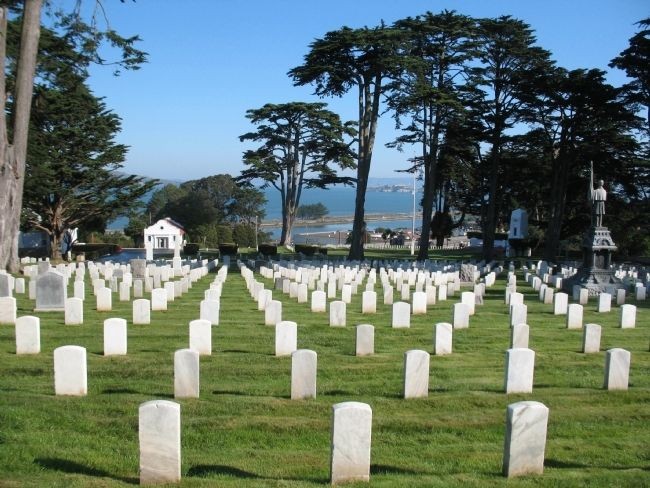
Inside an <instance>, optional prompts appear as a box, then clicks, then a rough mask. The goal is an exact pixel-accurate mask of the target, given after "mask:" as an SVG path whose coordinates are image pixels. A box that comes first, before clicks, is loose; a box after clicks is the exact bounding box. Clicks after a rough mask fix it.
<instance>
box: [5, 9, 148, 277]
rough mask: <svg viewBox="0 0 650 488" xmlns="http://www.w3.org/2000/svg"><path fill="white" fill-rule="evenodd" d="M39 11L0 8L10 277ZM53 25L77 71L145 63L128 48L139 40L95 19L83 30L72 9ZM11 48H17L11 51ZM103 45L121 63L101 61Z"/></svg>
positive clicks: (14, 262)
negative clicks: (14, 23)
mask: <svg viewBox="0 0 650 488" xmlns="http://www.w3.org/2000/svg"><path fill="white" fill-rule="evenodd" d="M42 6H43V1H42V0H24V1H22V2H21V1H11V2H2V3H1V4H0V65H2V66H3V70H2V73H1V74H0V155H1V156H0V235H1V236H2V239H0V269H5V268H7V269H9V270H11V271H17V270H18V233H19V229H20V216H21V211H22V205H23V188H24V182H25V162H26V156H27V139H28V129H29V118H30V111H31V106H32V93H33V85H34V75H35V72H36V64H37V63H36V61H37V54H38V49H39V47H38V45H39V37H40V29H41V9H42ZM10 12H14V13H16V14H17V15H19V16H21V17H22V21H21V29H20V42H19V43H18V41H17V39H14V38H10V36H9V34H10V31H9V28H8V20H9V17H10ZM59 20H60V21H59V22H58V25H59V27H60V28H61V29H62V30H63V31H64V32H66V39H68V40H69V41H70V42H71V43H72V44H73V45H74V46H75V50H76V52H77V53H80V54H81V53H82V54H83V56H81V57H80V58H78V59H77V61H78V63H77V66H78V67H81V68H85V67H87V66H88V64H89V63H91V62H98V63H100V64H112V65H113V67H114V68H115V69H116V71H119V69H120V68H124V69H137V68H138V66H139V65H140V64H141V63H143V62H145V61H146V54H145V53H144V52H142V51H139V50H138V49H136V48H135V47H134V46H135V43H136V42H137V41H138V40H139V38H138V37H137V36H133V37H130V38H124V37H121V36H120V35H119V34H117V32H115V31H114V30H112V29H110V28H109V29H107V30H102V29H101V28H98V27H97V25H98V24H97V22H95V20H96V19H92V21H91V22H90V25H89V24H87V23H85V22H83V21H82V20H81V18H80V15H79V11H78V9H75V11H74V12H73V13H72V14H70V15H67V16H66V15H62V16H59ZM12 43H13V45H15V46H20V47H18V48H16V49H15V50H13V51H12V50H11V48H10V46H11V45H12ZM104 43H108V44H109V45H111V46H113V47H116V48H118V49H119V50H120V51H121V52H122V58H121V59H120V60H119V61H117V62H115V63H113V62H106V61H105V60H104V59H102V58H101V57H100V56H99V55H98V49H99V47H100V46H101V45H102V44H104ZM12 53H13V57H12ZM12 80H14V81H12ZM8 109H10V110H8ZM9 116H10V120H9Z"/></svg>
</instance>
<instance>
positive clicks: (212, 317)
mask: <svg viewBox="0 0 650 488" xmlns="http://www.w3.org/2000/svg"><path fill="white" fill-rule="evenodd" d="M220 308H221V301H219V300H201V303H200V305H199V318H200V319H201V320H207V321H208V322H210V323H211V324H212V325H219V311H220Z"/></svg>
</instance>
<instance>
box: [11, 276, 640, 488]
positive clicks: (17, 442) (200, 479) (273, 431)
mask: <svg viewBox="0 0 650 488" xmlns="http://www.w3.org/2000/svg"><path fill="white" fill-rule="evenodd" d="M214 277H215V275H214V274H211V275H209V276H208V277H206V278H204V279H203V280H201V281H200V282H199V283H198V284H195V285H194V287H193V288H192V290H190V293H189V294H187V295H185V296H184V297H183V298H181V299H177V300H176V301H175V302H173V303H170V306H169V310H168V311H167V312H152V323H151V325H142V326H133V325H131V324H130V321H131V305H130V303H120V302H118V301H117V294H114V295H113V300H114V302H113V306H114V310H113V312H108V313H98V312H96V311H94V310H93V309H94V297H93V296H92V291H91V289H90V286H88V288H87V295H86V297H87V298H86V302H85V310H84V319H85V322H84V325H82V326H65V325H63V314H62V313H41V314H37V315H39V316H40V317H41V349H42V352H41V354H39V355H35V356H16V354H15V343H14V328H13V327H12V326H7V325H4V326H0V486H62V487H63V486H65V487H68V486H84V487H85V486H124V485H129V484H137V483H138V406H139V405H140V404H141V403H143V402H146V401H149V400H154V399H171V400H173V353H174V351H175V350H177V349H180V348H186V347H188V344H189V338H188V335H189V333H188V329H189V327H188V322H189V321H190V320H193V319H196V318H198V312H199V300H201V299H202V297H203V292H204V290H205V289H206V288H208V287H209V283H210V282H211V281H212V280H213V279H214ZM503 278H504V276H503V275H502V276H501V277H500V279H499V280H498V281H497V285H496V286H494V287H492V288H490V289H488V291H487V297H486V303H485V305H483V306H477V313H476V315H474V316H473V317H472V318H471V320H470V328H469V329H465V330H459V331H455V332H454V352H453V354H452V355H450V356H444V357H435V356H432V357H431V367H430V385H429V397H428V398H426V399H415V400H403V399H402V398H401V397H400V396H401V391H402V368H403V354H404V352H405V351H407V350H409V349H424V350H426V351H429V352H432V350H433V326H434V324H435V323H436V322H441V321H446V322H449V321H451V313H452V312H451V311H452V307H453V303H455V302H457V301H458V300H459V297H458V296H456V297H452V298H451V299H450V300H448V301H446V302H440V303H438V304H437V305H435V306H434V307H431V308H430V309H429V312H428V314H427V315H426V316H414V317H412V320H411V328H410V329H398V330H393V329H391V327H390V319H391V311H390V307H389V306H384V305H382V304H381V299H379V300H378V313H377V314H375V315H361V314H360V310H361V303H360V301H361V295H360V293H359V294H358V295H355V296H354V297H353V303H352V304H351V305H348V319H347V323H348V326H347V327H345V328H330V327H329V326H328V318H329V315H328V314H312V313H311V312H310V311H309V305H308V304H298V303H297V302H296V301H294V300H289V298H288V296H283V295H282V294H281V293H280V292H278V291H274V292H273V295H274V298H275V299H280V300H282V301H283V308H284V309H283V318H284V319H285V320H293V321H295V322H297V323H298V347H299V348H304V349H313V350H315V351H316V352H317V353H318V382H317V384H318V386H317V388H318V395H317V398H316V399H314V400H302V401H292V400H290V399H289V394H290V372H291V359H290V358H289V357H283V358H276V357H274V355H273V353H274V328H273V327H266V326H264V325H263V323H264V314H263V312H258V311H257V307H256V303H255V302H254V301H253V300H252V299H251V298H250V297H249V295H248V293H247V291H246V289H245V284H244V281H243V279H242V278H241V277H240V276H239V275H238V274H237V273H235V272H231V274H230V275H229V277H228V281H227V283H226V284H225V286H224V288H223V295H222V299H221V324H220V325H219V326H215V327H213V354H212V356H210V357H202V358H201V397H200V399H190V400H178V403H180V404H181V428H182V440H181V444H182V473H183V481H182V484H183V485H185V486H246V487H249V486H319V485H320V486H322V485H325V484H327V483H328V482H329V443H330V420H331V406H332V405H333V404H335V403H339V402H343V401H359V402H365V403H368V404H369V405H370V406H371V407H372V410H373V432H372V458H371V485H372V486H386V487H394V486H405V487H414V486H421V487H431V486H440V487H447V486H463V487H464V486H476V487H483V486H504V485H506V484H507V485H508V486H630V487H640V486H650V374H649V373H650V353H649V352H648V346H649V340H650V318H649V317H650V302H648V301H646V302H645V303H644V304H641V305H640V306H639V307H638V311H637V326H636V328H635V329H626V330H622V329H619V328H618V327H617V325H618V317H619V308H618V307H616V306H614V307H613V308H612V312H611V313H608V314H598V313H596V312H595V308H596V303H595V301H591V302H590V303H589V305H588V306H587V307H586V308H585V314H584V323H589V322H594V323H598V324H601V325H602V327H603V330H602V340H601V349H602V350H603V351H604V350H606V349H609V348H612V347H622V348H625V349H627V350H629V351H631V353H632V368H631V372H630V388H629V391H626V392H608V391H605V390H603V389H602V385H603V377H604V363H605V353H604V352H601V353H598V354H591V355H584V354H582V353H580V352H579V351H580V347H581V340H582V331H581V330H567V329H565V317H564V316H554V315H553V314H552V306H551V305H543V304H541V303H539V301H538V300H537V294H536V293H535V292H533V290H532V289H531V288H530V287H529V286H528V285H525V284H523V283H522V281H523V278H522V277H521V276H520V277H519V281H520V285H519V290H518V291H521V292H523V293H525V302H526V304H527V305H528V318H529V319H528V321H529V325H530V347H531V349H533V350H535V351H536V364H535V380H534V390H533V393H532V394H527V395H506V394H504V393H503V371H504V351H505V350H506V349H507V347H508V344H509V334H510V329H509V326H508V315H507V307H506V306H505V305H504V303H503V295H504V282H503ZM258 279H261V278H260V277H259V275H258ZM87 281H88V280H87ZM266 286H267V288H268V287H269V286H270V283H269V282H268V281H267V282H266ZM377 291H379V286H378V287H377ZM70 295H71V293H70ZM630 303H634V301H633V300H632V301H630ZM18 308H19V310H18V315H19V316H20V315H28V314H29V315H32V314H33V312H32V308H33V303H32V302H30V301H29V300H27V299H26V296H21V295H19V296H18ZM108 317H122V318H126V319H127V320H128V321H129V329H128V340H129V344H128V348H129V354H128V355H127V356H122V357H103V355H102V350H103V346H102V340H103V333H102V327H103V325H102V324H103V320H104V319H106V318H108ZM360 323H370V324H373V325H374V326H375V350H376V354H375V355H374V356H370V357H359V358H357V357H355V356H354V332H355V331H354V325H355V324H360ZM69 344H73V345H80V346H84V347H86V348H87V352H88V390H89V391H88V395H87V396H86V397H57V396H55V395H54V379H53V359H52V351H53V350H54V349H55V348H56V347H59V346H62V345H69ZM520 400H536V401H540V402H542V403H544V404H545V405H546V406H547V407H549V409H550V418H549V425H548V440H547V445H546V460H545V472H544V474H543V475H541V476H532V477H526V478H517V479H512V480H506V479H505V478H503V477H502V475H501V463H502V452H503V442H504V431H505V425H504V423H505V413H506V407H507V405H508V404H510V403H513V402H516V401H520ZM353 486H356V485H353ZM359 486H364V485H363V484H361V485H359Z"/></svg>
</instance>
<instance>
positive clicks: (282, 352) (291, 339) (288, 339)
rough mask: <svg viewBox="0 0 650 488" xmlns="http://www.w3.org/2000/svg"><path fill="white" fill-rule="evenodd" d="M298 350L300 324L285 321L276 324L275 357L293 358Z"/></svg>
mask: <svg viewBox="0 0 650 488" xmlns="http://www.w3.org/2000/svg"><path fill="white" fill-rule="evenodd" d="M296 350H298V324H296V323H295V322H292V321H290V320H283V321H282V322H278V323H277V324H275V355H276V356H291V354H293V352H294V351H296Z"/></svg>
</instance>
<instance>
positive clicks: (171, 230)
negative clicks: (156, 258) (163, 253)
mask: <svg viewBox="0 0 650 488" xmlns="http://www.w3.org/2000/svg"><path fill="white" fill-rule="evenodd" d="M184 239H185V229H183V226H182V225H181V224H179V223H178V222H175V221H174V220H172V219H170V218H166V219H160V220H159V221H158V222H156V223H155V224H153V225H151V226H149V227H147V228H146V229H144V242H145V246H146V245H151V246H152V247H153V249H175V248H176V243H177V242H179V243H180V246H179V247H183V245H184V243H185V242H184Z"/></svg>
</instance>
